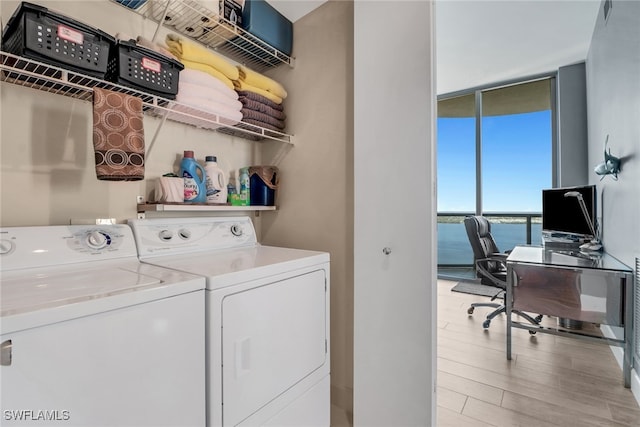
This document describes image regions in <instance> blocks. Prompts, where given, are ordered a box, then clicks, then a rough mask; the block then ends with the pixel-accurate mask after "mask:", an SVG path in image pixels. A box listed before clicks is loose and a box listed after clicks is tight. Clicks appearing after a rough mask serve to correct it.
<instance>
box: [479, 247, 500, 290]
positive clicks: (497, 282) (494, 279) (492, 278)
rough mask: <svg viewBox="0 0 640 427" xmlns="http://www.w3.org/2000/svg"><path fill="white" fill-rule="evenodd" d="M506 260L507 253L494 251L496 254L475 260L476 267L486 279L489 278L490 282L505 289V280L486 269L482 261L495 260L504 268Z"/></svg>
mask: <svg viewBox="0 0 640 427" xmlns="http://www.w3.org/2000/svg"><path fill="white" fill-rule="evenodd" d="M506 261H507V255H506V254H501V253H496V254H491V256H489V257H487V258H481V259H478V260H476V269H477V270H478V271H479V272H480V273H481V274H482V275H483V276H484V277H486V278H487V279H489V280H490V281H491V283H493V284H494V285H495V286H497V287H499V288H502V289H506V288H507V282H506V281H504V280H502V279H500V278H499V277H496V276H495V275H494V274H493V273H491V272H490V271H489V270H487V269H486V268H485V267H484V265H483V263H488V262H497V263H499V264H500V265H502V266H503V267H504V268H505V269H506Z"/></svg>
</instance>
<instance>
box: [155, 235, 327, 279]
mask: <svg viewBox="0 0 640 427" xmlns="http://www.w3.org/2000/svg"><path fill="white" fill-rule="evenodd" d="M144 262H148V263H151V264H154V265H158V266H162V267H167V268H171V269H175V270H179V271H184V272H189V273H193V274H197V275H199V276H204V277H206V278H207V289H218V288H222V287H225V286H231V285H234V284H238V283H244V282H247V281H250V280H255V279H260V278H263V277H268V276H272V275H275V274H280V273H284V272H289V271H292V270H296V269H300V268H305V267H308V266H311V265H317V264H322V263H327V262H329V254H328V253H327V252H316V251H308V250H303V249H290V248H281V247H275V246H262V245H256V246H252V247H241V248H236V249H229V250H219V251H210V252H202V253H192V254H188V255H175V256H162V257H154V258H150V259H148V260H144Z"/></svg>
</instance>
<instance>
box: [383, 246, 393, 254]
mask: <svg viewBox="0 0 640 427" xmlns="http://www.w3.org/2000/svg"><path fill="white" fill-rule="evenodd" d="M382 253H383V254H385V255H389V254H391V248H390V247H386V248H382Z"/></svg>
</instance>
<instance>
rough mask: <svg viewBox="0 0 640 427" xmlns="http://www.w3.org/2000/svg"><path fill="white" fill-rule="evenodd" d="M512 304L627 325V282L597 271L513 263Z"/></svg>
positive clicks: (523, 308)
mask: <svg viewBox="0 0 640 427" xmlns="http://www.w3.org/2000/svg"><path fill="white" fill-rule="evenodd" d="M513 270H514V272H515V274H516V276H517V280H515V281H514V286H513V308H514V309H515V310H521V311H525V312H528V313H536V314H544V315H548V316H555V317H560V318H566V319H573V320H581V321H584V322H590V323H598V324H606V325H611V326H624V316H623V307H624V286H623V285H622V284H621V280H620V279H619V278H617V277H615V276H603V275H602V274H598V273H597V271H590V270H578V269H566V268H553V267H549V266H545V267H540V266H534V265H525V264H519V265H514V266H513Z"/></svg>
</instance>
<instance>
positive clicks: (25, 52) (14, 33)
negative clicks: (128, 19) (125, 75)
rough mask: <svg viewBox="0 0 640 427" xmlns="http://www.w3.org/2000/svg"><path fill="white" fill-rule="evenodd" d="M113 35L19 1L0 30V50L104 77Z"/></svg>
mask: <svg viewBox="0 0 640 427" xmlns="http://www.w3.org/2000/svg"><path fill="white" fill-rule="evenodd" d="M114 46H115V38H114V37H112V36H110V35H109V34H107V33H105V32H103V31H101V30H98V29H96V28H93V27H90V26H89V25H86V24H83V23H81V22H78V21H75V20H73V19H71V18H69V17H66V16H64V15H61V14H59V13H55V12H52V11H50V10H49V9H47V8H46V7H42V6H38V5H35V4H32V3H27V2H22V3H21V4H20V7H19V8H18V9H16V11H15V12H14V13H13V15H12V16H11V18H10V19H9V22H8V23H7V26H6V28H5V30H4V33H3V34H2V50H4V51H6V52H9V53H13V54H15V55H20V56H24V57H26V58H29V59H33V60H36V61H39V62H45V63H47V64H51V65H55V66H58V67H60V68H65V69H68V70H72V71H76V72H78V73H81V74H87V75H90V76H93V77H97V78H104V77H105V75H106V72H107V65H108V62H109V51H110V50H111V49H112V48H113V47H114Z"/></svg>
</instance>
